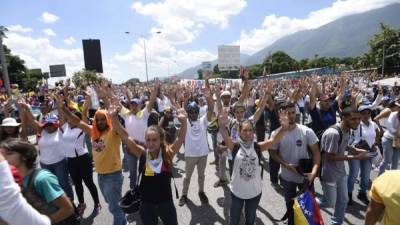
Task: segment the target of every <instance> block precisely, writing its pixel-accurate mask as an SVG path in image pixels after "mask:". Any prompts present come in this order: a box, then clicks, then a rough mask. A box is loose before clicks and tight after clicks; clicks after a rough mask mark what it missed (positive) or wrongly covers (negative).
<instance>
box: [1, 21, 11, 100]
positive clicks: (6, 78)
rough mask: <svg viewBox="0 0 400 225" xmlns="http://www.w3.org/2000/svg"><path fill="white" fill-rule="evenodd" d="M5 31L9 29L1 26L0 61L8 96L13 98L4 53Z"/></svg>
mask: <svg viewBox="0 0 400 225" xmlns="http://www.w3.org/2000/svg"><path fill="white" fill-rule="evenodd" d="M5 31H7V28H5V27H4V26H0V60H1V67H2V71H3V81H4V86H5V87H6V91H7V94H8V96H9V97H11V88H10V78H9V77H8V69H7V62H6V55H5V53H4V47H3V36H4V37H5V34H4V32H5Z"/></svg>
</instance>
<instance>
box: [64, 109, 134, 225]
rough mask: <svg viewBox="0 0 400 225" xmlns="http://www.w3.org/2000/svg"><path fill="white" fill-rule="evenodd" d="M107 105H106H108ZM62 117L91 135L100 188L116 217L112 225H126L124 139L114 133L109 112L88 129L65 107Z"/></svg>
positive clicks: (100, 112)
mask: <svg viewBox="0 0 400 225" xmlns="http://www.w3.org/2000/svg"><path fill="white" fill-rule="evenodd" d="M106 105H107V104H106ZM62 110H63V114H64V115H65V117H66V118H67V120H68V122H69V123H70V124H71V125H72V126H76V127H78V128H80V129H82V130H83V131H84V132H85V133H87V134H91V137H92V147H93V162H94V166H95V170H96V172H97V173H98V184H99V187H100V191H101V193H102V194H103V197H104V199H105V201H106V202H107V203H108V209H109V211H110V213H111V214H112V215H113V217H114V221H113V225H125V224H126V223H127V221H126V218H125V214H124V212H123V211H122V210H121V208H120V207H119V206H118V201H119V199H121V196H122V194H121V192H122V182H123V176H122V171H121V155H120V146H121V137H120V136H119V135H118V133H117V132H116V131H115V130H114V128H113V124H112V121H111V118H110V115H109V114H108V112H107V110H97V111H96V113H95V115H94V119H93V125H89V124H87V123H86V122H84V121H82V120H81V119H80V118H79V117H77V116H75V115H74V114H73V113H72V112H70V111H69V110H68V109H67V108H66V107H65V106H64V107H63V108H62Z"/></svg>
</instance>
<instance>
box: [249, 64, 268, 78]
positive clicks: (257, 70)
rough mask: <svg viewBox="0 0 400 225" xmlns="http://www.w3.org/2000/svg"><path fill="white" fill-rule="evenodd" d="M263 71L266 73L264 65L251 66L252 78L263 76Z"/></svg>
mask: <svg viewBox="0 0 400 225" xmlns="http://www.w3.org/2000/svg"><path fill="white" fill-rule="evenodd" d="M263 71H264V66H263V65H262V64H254V65H251V66H249V74H250V77H259V76H262V73H263Z"/></svg>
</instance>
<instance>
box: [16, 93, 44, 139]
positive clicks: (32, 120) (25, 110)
mask: <svg viewBox="0 0 400 225" xmlns="http://www.w3.org/2000/svg"><path fill="white" fill-rule="evenodd" d="M19 106H20V108H23V113H24V116H25V120H24V122H25V124H23V126H24V125H25V126H28V124H31V126H32V128H33V129H34V130H35V132H36V133H40V132H41V131H42V128H41V127H40V123H39V122H38V121H36V120H35V118H34V116H33V114H32V112H31V110H30V108H29V106H28V105H27V104H26V103H25V101H20V102H19Z"/></svg>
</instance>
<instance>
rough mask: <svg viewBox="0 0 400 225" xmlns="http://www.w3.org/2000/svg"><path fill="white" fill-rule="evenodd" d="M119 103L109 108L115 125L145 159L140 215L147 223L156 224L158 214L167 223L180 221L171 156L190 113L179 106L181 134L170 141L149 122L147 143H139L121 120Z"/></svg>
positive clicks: (127, 142) (179, 144)
mask: <svg viewBox="0 0 400 225" xmlns="http://www.w3.org/2000/svg"><path fill="white" fill-rule="evenodd" d="M118 112H119V110H118V104H114V105H113V106H112V107H111V108H110V114H111V117H112V121H113V125H114V129H115V130H116V131H117V133H118V134H119V135H120V136H121V139H122V140H124V141H125V143H126V145H127V147H128V150H129V151H130V152H131V153H132V154H134V155H135V156H136V157H137V158H141V161H142V162H144V165H143V166H142V167H140V166H139V168H143V169H142V171H141V172H142V178H141V181H140V183H139V189H140V194H141V199H142V204H141V206H140V217H141V219H142V222H143V224H144V225H157V224H158V218H160V219H161V220H162V221H163V224H164V225H176V224H178V219H177V214H176V209H175V205H174V202H173V198H172V190H171V178H172V172H171V168H172V159H173V157H174V156H175V154H176V153H177V152H178V151H179V149H180V147H181V146H182V144H183V141H184V139H185V134H186V121H187V114H186V112H185V110H184V109H178V111H177V118H178V120H179V122H180V123H181V124H182V126H181V129H180V130H179V133H178V136H177V138H176V140H175V142H173V143H172V144H171V145H169V144H167V143H166V142H165V135H164V130H163V129H162V128H160V127H158V126H155V125H153V126H150V127H148V128H147V130H146V133H145V147H142V146H141V145H138V144H136V143H135V141H134V140H133V139H132V138H130V137H129V136H128V133H127V132H126V130H125V129H124V128H123V127H122V125H121V124H120V122H119V120H118Z"/></svg>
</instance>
